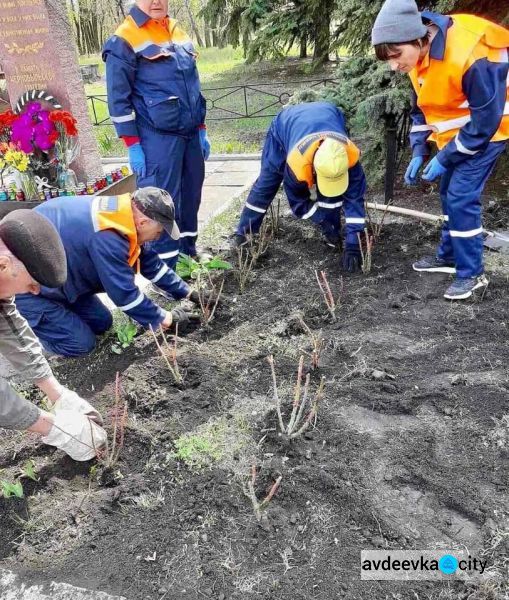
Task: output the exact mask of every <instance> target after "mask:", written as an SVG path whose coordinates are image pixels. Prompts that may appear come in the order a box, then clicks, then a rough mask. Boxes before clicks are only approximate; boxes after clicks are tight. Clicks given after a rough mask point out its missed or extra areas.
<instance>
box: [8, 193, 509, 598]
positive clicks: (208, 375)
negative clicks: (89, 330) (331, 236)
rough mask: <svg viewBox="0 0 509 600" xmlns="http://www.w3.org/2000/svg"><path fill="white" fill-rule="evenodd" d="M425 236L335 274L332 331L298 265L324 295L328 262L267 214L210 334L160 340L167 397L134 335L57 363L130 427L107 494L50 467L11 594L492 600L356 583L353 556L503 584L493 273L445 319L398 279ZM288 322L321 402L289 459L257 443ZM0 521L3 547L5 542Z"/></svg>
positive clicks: (502, 425)
mask: <svg viewBox="0 0 509 600" xmlns="http://www.w3.org/2000/svg"><path fill="white" fill-rule="evenodd" d="M405 204H406V205H409V204H410V205H413V206H415V207H419V208H424V209H425V208H430V207H431V206H433V207H434V208H435V207H436V198H434V197H428V196H423V195H422V194H421V192H420V191H416V192H415V194H414V197H413V198H409V197H408V195H407V196H406V201H405ZM435 212H438V211H436V208H435ZM508 214H509V209H508V206H507V203H506V205H496V207H495V206H494V205H493V206H492V208H491V209H490V210H488V212H487V218H488V224H490V223H493V222H494V220H496V221H497V222H498V223H500V222H504V220H505V223H507V217H508ZM490 215H491V216H490ZM490 219H491V221H490ZM437 238H438V232H437V231H436V230H433V229H432V228H430V227H429V226H428V225H426V226H425V225H422V224H419V223H415V222H411V223H409V222H406V223H405V224H403V223H400V222H390V223H388V224H387V225H386V226H385V227H384V229H383V231H382V234H381V238H380V240H379V242H378V244H377V245H376V247H375V251H374V256H373V269H372V271H371V273H369V274H368V275H361V274H359V275H354V276H349V275H343V295H342V297H341V307H340V308H339V310H338V311H337V320H335V321H333V320H332V319H331V318H330V316H329V315H328V312H327V310H326V309H325V305H324V303H323V301H322V299H321V296H320V293H319V290H318V286H317V284H316V280H315V275H314V271H315V270H323V271H325V272H326V273H327V274H328V277H329V281H330V283H331V286H332V288H333V290H334V293H335V294H338V293H339V290H340V288H341V285H340V274H341V272H340V262H339V255H338V254H337V253H335V252H334V251H333V250H331V249H329V248H327V247H326V246H325V245H323V243H322V241H321V240H320V237H319V235H318V234H317V233H316V232H315V230H314V229H313V228H311V227H310V226H309V225H308V224H305V223H302V222H298V221H296V220H294V219H291V218H284V219H282V221H281V225H280V231H279V235H278V237H277V239H276V240H274V241H273V242H272V244H271V246H270V248H269V250H268V252H267V253H266V255H265V256H264V257H262V259H261V260H260V262H259V264H258V265H257V267H256V269H255V272H254V274H253V280H252V281H251V282H250V284H249V285H248V288H247V290H246V291H245V293H244V294H243V295H239V293H238V287H237V283H236V280H235V277H234V275H233V274H229V275H228V277H227V281H226V285H225V290H226V294H225V303H224V306H223V307H222V309H221V311H220V313H219V314H218V316H217V318H216V319H215V320H214V321H213V323H212V324H211V329H210V331H203V330H198V331H195V332H193V333H191V334H190V335H189V336H187V337H186V338H185V339H184V340H183V341H182V342H181V343H180V345H179V346H180V350H179V352H180V357H179V363H180V365H181V370H182V371H183V372H184V384H183V385H182V386H176V385H174V383H173V382H172V378H171V376H170V374H169V372H168V371H167V369H166V368H165V366H164V364H163V362H162V359H161V358H160V357H159V356H158V355H157V354H156V348H155V345H154V343H153V341H152V339H151V337H150V336H149V335H148V334H142V335H140V336H138V337H137V339H136V343H135V344H134V346H132V347H131V348H129V349H128V350H127V351H126V352H125V353H124V354H123V355H121V356H117V355H114V354H112V353H111V352H110V351H109V347H110V344H111V340H105V341H104V343H103V345H102V347H101V348H99V349H98V350H97V351H96V352H95V353H94V354H93V355H92V356H90V357H89V358H88V359H86V360H81V361H69V362H67V363H65V364H64V365H63V366H61V367H58V368H57V369H56V370H57V373H58V376H59V377H64V378H65V379H66V380H67V382H68V384H69V385H71V386H73V387H74V388H76V389H77V390H78V391H79V392H81V393H82V394H84V395H86V396H88V397H92V399H93V401H94V402H95V404H96V405H97V406H98V407H99V408H100V410H102V412H103V414H105V415H106V416H107V415H108V414H110V416H111V407H112V405H113V387H114V380H115V373H116V371H119V372H120V373H121V381H122V387H123V397H124V398H125V399H126V400H127V401H128V404H129V415H130V419H129V424H128V428H127V430H126V440H125V446H124V448H123V451H122V454H121V459H120V462H119V464H118V467H117V468H118V469H119V470H120V472H121V474H122V479H120V481H119V483H118V484H117V485H113V486H111V487H104V486H101V485H99V483H98V481H97V477H98V476H97V474H96V473H94V472H92V475H89V473H88V467H89V466H90V465H86V466H85V467H84V466H83V465H76V464H75V463H73V462H72V461H70V460H68V459H67V458H64V457H62V456H61V455H60V454H59V453H56V452H55V453H53V455H52V456H50V457H49V459H47V461H48V462H47V464H46V466H44V467H42V469H41V481H40V482H39V484H38V485H37V486H36V488H35V489H34V490H32V491H31V495H30V497H29V498H28V501H29V510H30V513H31V515H32V516H33V517H34V518H35V516H38V517H39V518H42V519H43V520H44V522H45V525H46V526H47V527H48V529H47V530H46V531H45V532H42V531H38V530H37V529H36V530H35V531H34V530H33V529H32V530H29V531H27V532H25V537H24V541H23V543H22V544H21V545H17V546H12V545H10V546H7V547H8V548H9V551H8V552H5V553H4V555H3V558H4V560H3V561H2V562H1V563H0V564H1V565H2V566H6V567H8V568H10V569H13V570H16V571H18V572H21V573H22V574H23V576H24V578H25V579H26V581H27V582H30V581H44V580H48V579H56V580H59V581H67V582H69V583H72V584H74V585H78V586H83V587H87V588H91V589H99V590H103V591H107V592H109V593H112V594H119V595H122V596H125V597H126V598H128V599H129V600H163V599H164V600H170V599H177V598H178V599H179V600H180V599H181V600H187V599H189V600H195V599H199V598H214V599H216V600H221V599H222V600H225V599H229V600H240V599H241V598H242V599H245V598H259V599H263V600H269V599H270V600H275V599H281V600H299V599H306V600H308V599H311V598H322V599H333V598H347V599H349V600H355V599H362V600H379V599H384V598H394V599H401V600H406V599H410V598H419V599H420V598H426V599H428V598H433V599H438V598H451V599H452V598H454V599H456V598H467V597H468V598H476V599H481V598H486V599H487V598H493V599H495V598H496V599H497V600H498V599H502V598H507V596H506V595H505V594H506V593H507V587H505V586H506V585H507V583H508V582H509V579H505V583H501V584H497V586H498V587H497V586H494V587H493V590H495V591H492V592H489V590H488V591H486V590H487V589H488V588H486V586H485V585H484V584H481V585H480V586H479V585H478V584H477V583H475V582H474V583H472V584H469V585H468V586H466V585H465V584H464V583H461V582H451V583H442V582H441V583H416V582H411V581H410V582H364V581H360V575H359V573H360V551H361V550H362V549H376V548H379V549H387V548H393V549H418V550H422V549H429V548H435V547H438V546H442V547H445V548H457V547H466V548H468V550H469V552H470V553H471V554H472V555H474V554H475V553H477V554H482V553H483V556H485V558H487V559H488V561H490V565H491V567H492V570H493V572H494V573H495V574H496V573H497V572H498V573H499V575H500V576H501V577H502V582H503V581H504V579H503V577H504V573H503V570H502V567H501V566H500V565H502V566H503V565H504V564H505V568H507V561H506V562H505V563H504V560H503V558H504V556H505V557H506V558H507V555H508V552H509V546H508V540H509V535H507V532H508V516H509V506H508V475H509V468H508V465H509V462H508V458H509V421H508V420H506V419H507V415H508V414H509V395H508V390H509V377H508V371H507V364H508V357H509V345H508V343H507V337H508V327H509V304H508V301H507V297H508V285H507V276H504V275H502V274H498V275H497V274H494V275H492V276H491V285H490V287H489V288H488V290H487V292H486V294H485V295H484V297H483V299H482V301H481V299H480V298H476V299H475V300H473V301H471V302H466V303H462V304H450V303H447V302H446V301H444V299H443V298H442V294H443V291H444V289H445V287H446V286H447V284H448V281H449V278H448V276H445V275H429V276H423V275H419V274H418V273H416V272H414V271H413V270H412V269H411V263H412V261H413V260H415V259H416V258H418V257H420V256H421V255H422V254H423V253H428V252H432V250H433V247H434V246H435V244H436V242H437ZM297 312H298V313H300V314H301V315H303V318H304V321H305V322H306V323H307V325H308V326H309V327H310V328H311V329H312V330H313V331H314V332H315V334H318V332H319V331H321V335H322V337H323V339H324V348H323V351H322V356H321V364H320V367H319V369H318V370H317V371H314V372H312V373H311V389H312V391H313V392H314V390H315V389H316V387H317V385H318V382H319V379H320V376H322V375H323V376H325V378H326V387H325V394H324V400H323V403H322V405H321V406H320V409H319V414H318V419H317V422H316V427H315V428H311V429H310V430H309V432H308V433H307V434H306V435H305V436H304V437H303V438H301V439H298V440H296V441H294V442H291V443H289V442H287V441H285V440H283V439H282V438H281V437H280V436H278V435H277V433H276V429H275V428H276V427H277V419H276V415H275V410H274V408H273V405H272V400H271V397H272V389H271V377H270V369H269V366H268V364H267V362H266V360H265V357H266V356H267V355H269V354H273V355H274V358H275V362H276V371H277V375H278V379H279V382H280V388H281V390H280V391H281V394H282V396H283V398H284V400H285V410H284V411H283V412H284V414H285V416H287V414H288V411H287V409H286V407H287V406H289V402H290V396H291V386H292V385H293V382H294V381H295V374H296V369H297V364H298V359H299V356H300V354H301V352H302V351H309V350H310V344H309V339H308V338H307V336H306V334H305V333H304V332H303V331H302V328H301V327H300V326H299V324H298V321H297V320H296V319H295V316H294V315H295V313H297ZM306 360H308V359H306ZM108 411H110V413H109V412H108ZM504 417H505V419H504ZM108 420H109V419H108V418H107V421H108ZM207 422H209V423H214V422H217V423H220V424H221V428H222V429H221V431H223V433H224V431H226V432H227V434H226V437H225V440H226V441H227V443H226V445H227V446H228V448H225V449H223V450H224V452H222V453H221V455H220V456H215V458H213V459H211V460H210V464H208V465H205V468H203V469H202V470H197V469H194V468H192V467H190V466H188V465H186V464H185V463H184V462H182V461H181V460H178V459H177V458H176V457H175V456H174V454H173V451H174V450H175V445H174V441H175V440H176V439H177V438H178V437H179V436H180V435H182V434H183V433H186V432H191V431H196V428H197V427H199V426H201V425H203V424H204V423H207ZM198 431H200V430H198ZM221 435H222V434H221ZM251 442H252V443H251ZM20 443H21V442H20ZM232 447H234V450H233V451H230V450H231V448H232ZM11 450H12V449H11V447H9V449H8V451H7V450H6V449H5V448H4V447H3V446H2V445H0V464H2V465H3V464H9V465H11V466H13V467H14V466H15V465H16V463H21V462H22V461H23V460H26V459H27V458H29V457H35V458H34V459H35V461H36V463H37V464H38V465H39V463H40V461H43V460H44V455H46V454H48V449H47V448H44V447H41V448H40V449H39V448H34V447H31V448H30V447H29V448H28V450H27V449H23V448H21V449H18V450H19V455H17V458H16V460H15V461H14V462H13V461H12V460H11V456H12V451H11ZM49 452H50V454H51V451H49ZM20 457H21V458H20ZM252 463H256V464H257V465H258V467H259V474H258V480H257V482H256V489H257V493H258V496H259V497H260V498H261V497H263V496H264V495H265V493H266V491H267V490H268V489H269V487H270V486H271V484H272V482H273V481H274V480H275V479H276V478H277V477H278V476H279V475H282V476H283V479H282V484H281V487H280V489H279V491H278V492H277V494H276V496H275V497H274V499H273V500H272V502H271V503H270V505H269V507H268V510H267V513H266V518H264V519H263V520H262V521H261V522H260V523H258V522H257V520H256V518H255V516H254V512H253V509H252V507H251V504H250V501H249V500H248V498H247V497H246V496H245V495H244V493H243V491H242V484H243V483H245V482H246V481H247V479H248V476H249V465H250V464H252ZM91 464H92V463H91ZM158 494H159V497H158V498H159V499H156V496H157V495H158ZM140 498H150V499H151V500H150V501H148V502H141V500H140ZM44 504H46V510H45V511H44V510H43V505H44ZM5 523H6V521H5V519H3V520H1V521H0V528H1V529H0V533H1V534H2V538H3V540H5V539H7V541H12V539H13V538H15V537H18V536H19V533H20V532H19V530H17V529H16V528H15V527H14V526H13V528H12V530H11V531H9V530H8V528H7V529H6V525H5ZM502 532H505V535H502ZM3 547H4V548H5V547H6V546H3ZM505 576H507V572H506V573H505ZM497 581H498V580H497ZM490 589H491V588H490ZM488 593H492V594H493V595H491V596H489V595H488ZM497 594H498V595H497Z"/></svg>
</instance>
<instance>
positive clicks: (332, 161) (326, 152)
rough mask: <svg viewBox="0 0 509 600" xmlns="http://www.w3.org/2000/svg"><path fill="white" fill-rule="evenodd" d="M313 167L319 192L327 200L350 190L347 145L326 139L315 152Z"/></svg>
mask: <svg viewBox="0 0 509 600" xmlns="http://www.w3.org/2000/svg"><path fill="white" fill-rule="evenodd" d="M313 166H314V168H315V173H316V185H317V187H318V190H319V192H320V193H321V194H322V195H323V196H326V197H327V198H333V197H335V196H341V195H343V194H344V193H345V192H346V190H347V189H348V166H349V165H348V154H347V152H346V146H345V144H343V143H341V142H340V141H338V140H335V139H333V138H329V137H326V138H325V139H324V140H323V142H322V143H321V144H320V147H319V148H318V150H317V151H316V152H315V157H314V159H313Z"/></svg>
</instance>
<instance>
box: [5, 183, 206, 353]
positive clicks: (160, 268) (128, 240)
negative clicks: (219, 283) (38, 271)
mask: <svg viewBox="0 0 509 600" xmlns="http://www.w3.org/2000/svg"><path fill="white" fill-rule="evenodd" d="M34 210H35V211H36V212H37V213H39V214H41V215H44V216H45V217H46V218H47V219H49V221H51V223H53V224H54V225H55V227H56V229H57V231H58V233H59V234H60V237H61V238H62V242H63V245H64V248H65V253H66V256H67V270H68V277H67V281H66V283H65V284H63V285H60V286H57V287H53V288H52V287H51V286H43V287H42V288H41V292H40V294H39V295H38V296H32V295H30V294H18V295H17V296H16V306H17V307H18V309H19V311H20V312H21V314H22V315H23V316H24V317H25V318H26V319H27V321H28V322H29V324H30V326H31V327H32V329H33V330H34V332H35V334H36V335H37V337H38V338H39V339H40V341H41V343H42V345H43V347H44V348H45V349H46V350H47V351H48V352H51V353H53V354H57V355H60V356H80V355H83V354H87V353H89V352H91V351H92V350H93V348H94V347H95V342H96V335H98V334H102V333H104V332H105V331H107V330H108V329H109V328H110V327H111V326H112V323H113V319H112V315H111V313H110V311H109V310H108V309H107V308H106V307H105V306H104V304H103V303H102V302H101V301H100V299H99V298H98V297H97V295H96V294H97V293H99V292H106V293H107V294H108V296H109V297H110V298H111V300H112V301H113V302H114V303H115V305H116V306H117V307H118V308H120V309H121V310H122V311H123V312H124V313H125V314H126V315H127V316H129V317H131V318H132V319H134V320H135V321H137V322H138V323H139V324H140V325H142V326H143V327H146V328H149V327H152V328H153V329H154V330H156V329H158V328H159V327H160V326H161V327H162V328H163V329H168V328H170V327H172V326H175V325H178V326H179V330H180V331H182V330H183V329H184V328H185V326H186V325H187V324H188V322H189V318H190V315H189V312H188V311H187V310H185V309H184V308H182V307H177V308H174V309H173V310H172V311H171V312H170V311H165V310H163V309H162V308H160V307H159V306H157V305H156V304H154V302H152V301H151V300H150V299H149V298H147V297H146V296H145V295H144V294H143V292H141V291H140V290H139V288H138V287H137V285H136V283H135V273H136V270H137V268H138V266H139V269H140V272H141V274H142V275H143V276H145V277H146V278H147V279H149V280H150V281H151V282H152V283H153V284H157V286H158V287H159V288H161V290H162V291H163V292H165V293H166V294H168V295H170V296H172V297H173V298H175V299H176V300H180V299H183V298H190V300H191V301H193V302H194V303H199V298H198V294H197V292H196V291H194V292H193V291H191V289H190V288H189V286H188V285H187V284H186V283H184V281H182V279H181V278H180V277H179V276H178V275H177V274H176V273H174V272H173V271H172V270H171V269H170V268H169V267H168V266H167V265H166V264H165V263H164V262H162V260H161V259H160V258H159V257H158V255H157V254H156V252H155V251H154V250H151V249H149V248H147V247H144V246H143V244H144V243H145V242H149V241H152V240H156V239H158V238H159V236H160V235H161V234H162V233H163V231H166V232H167V233H168V234H169V235H170V236H172V237H173V239H178V237H179V229H178V227H177V225H176V223H175V207H174V205H173V201H172V199H171V197H170V195H169V194H168V192H166V191H164V190H161V189H159V188H154V187H146V188H143V189H140V190H137V191H136V192H135V193H134V194H132V195H131V194H123V195H121V196H111V197H107V196H104V197H101V196H76V197H69V196H67V197H62V198H55V199H53V200H48V201H47V202H45V203H44V204H42V205H40V206H38V207H37V208H35V209H34Z"/></svg>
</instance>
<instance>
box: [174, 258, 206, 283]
mask: <svg viewBox="0 0 509 600" xmlns="http://www.w3.org/2000/svg"><path fill="white" fill-rule="evenodd" d="M201 268H202V266H201V265H200V263H198V262H196V261H195V260H194V258H191V257H190V256H188V255H187V254H180V255H179V258H178V261H177V266H176V269H175V271H176V273H177V275H178V276H179V277H182V279H189V278H190V277H193V273H195V272H196V271H197V270H198V271H199V270H200V269H201Z"/></svg>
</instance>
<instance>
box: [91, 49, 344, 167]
mask: <svg viewBox="0 0 509 600" xmlns="http://www.w3.org/2000/svg"><path fill="white" fill-rule="evenodd" d="M293 54H294V53H293ZM80 62H81V63H82V64H84V63H93V62H98V63H99V64H100V70H101V74H103V73H104V64H103V63H102V60H101V57H100V56H99V55H96V56H86V57H81V58H80ZM310 65H311V61H310V60H309V59H308V60H300V59H298V58H296V57H295V56H294V55H292V53H290V56H289V57H288V58H286V59H285V60H281V61H261V62H257V63H253V64H246V63H245V62H244V58H243V56H242V50H241V49H240V48H232V47H231V46H228V47H226V48H222V49H219V48H201V49H199V56H198V68H199V72H200V79H201V82H202V87H203V88H204V89H207V88H209V90H208V91H207V92H206V96H207V98H208V99H209V102H210V100H215V102H216V111H209V117H210V118H209V119H208V120H207V127H208V130H209V138H210V140H211V144H212V152H213V153H215V154H236V153H254V152H260V151H261V148H262V146H263V141H264V139H265V133H266V131H267V128H268V126H269V124H270V122H271V120H272V118H273V117H272V116H260V117H256V118H250V119H245V118H244V119H228V120H213V119H212V117H214V116H219V117H224V116H229V114H228V113H227V112H226V111H221V108H226V109H228V110H232V111H235V112H239V113H243V111H244V110H245V107H244V92H243V91H242V90H238V91H236V92H235V93H232V94H230V95H228V96H227V97H225V98H220V97H221V96H223V95H224V94H226V93H227V92H228V91H233V90H224V91H221V90H217V91H213V90H211V89H210V88H220V87H229V86H230V87H232V88H233V87H235V86H238V85H241V84H246V83H251V84H252V83H259V84H263V83H265V84H268V85H266V86H261V88H260V89H262V90H265V91H267V92H270V93H272V94H277V95H279V94H280V93H282V92H283V91H287V90H297V89H299V88H300V89H302V88H303V87H305V86H306V84H305V83H299V82H304V81H306V80H309V79H321V78H323V77H332V76H334V71H335V66H334V65H333V64H331V65H328V66H327V67H326V68H324V69H322V70H321V71H318V72H314V73H310V72H309V68H310ZM286 82H292V83H291V84H289V83H286ZM85 89H86V93H87V94H88V95H99V96H102V95H105V94H106V86H105V84H104V82H98V83H94V84H88V85H85ZM247 94H248V107H249V111H250V112H251V113H252V112H256V111H260V115H268V114H269V115H270V113H274V112H277V110H279V107H278V106H272V107H269V108H267V109H265V107H267V105H268V104H270V103H271V102H273V101H275V100H276V98H271V97H269V96H263V95H262V96H260V95H259V94H257V93H255V92H253V91H248V92H247ZM89 112H90V117H91V119H93V118H94V113H93V110H92V107H91V106H90V109H89ZM95 116H96V117H97V120H98V121H102V120H104V119H107V117H108V107H107V104H106V103H105V102H102V101H101V100H96V101H95ZM94 132H95V135H96V138H97V141H98V144H99V151H100V154H101V156H124V155H125V154H126V151H125V148H124V145H123V143H122V142H121V141H120V140H117V139H116V134H115V132H114V129H113V127H112V126H101V127H95V128H94Z"/></svg>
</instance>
